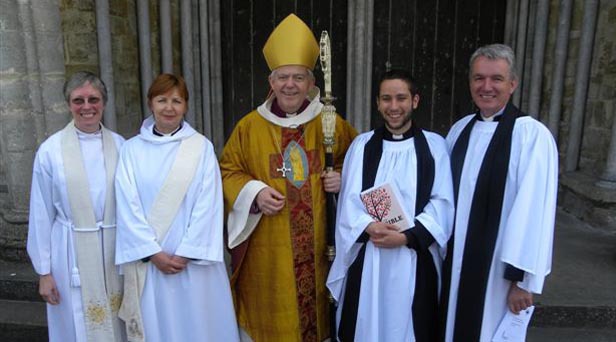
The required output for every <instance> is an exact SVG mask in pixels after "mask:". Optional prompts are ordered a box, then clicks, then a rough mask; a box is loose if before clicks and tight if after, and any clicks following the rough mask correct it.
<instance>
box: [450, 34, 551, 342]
mask: <svg viewBox="0 0 616 342" xmlns="http://www.w3.org/2000/svg"><path fill="white" fill-rule="evenodd" d="M514 61H515V56H514V54H513V51H512V50H511V48H510V47H508V46H506V45H502V44H493V45H488V46H484V47H481V48H479V49H478V50H477V51H475V53H474V54H473V55H472V57H471V60H470V75H469V76H470V77H469V86H470V92H471V95H472V97H473V101H474V102H475V104H476V105H477V107H479V111H478V112H477V113H475V114H471V115H467V116H465V117H464V118H462V119H460V120H459V121H458V122H457V123H456V124H454V126H453V127H452V128H451V131H450V132H449V134H448V136H447V142H448V144H449V147H450V149H451V168H452V175H453V184H454V194H455V200H456V219H455V222H454V233H453V234H452V237H451V239H450V241H449V244H448V247H447V257H446V259H445V263H444V278H443V292H442V296H441V298H442V304H443V310H442V313H443V316H442V320H443V321H442V322H443V325H442V328H443V331H442V333H443V336H442V337H443V338H444V340H446V341H492V338H493V337H494V334H495V332H496V330H497V327H498V325H499V323H500V322H501V321H502V319H503V317H504V316H505V314H506V313H507V310H510V311H511V312H512V313H515V314H518V313H519V312H520V311H521V310H525V309H526V308H528V307H529V306H531V305H532V304H533V295H532V294H533V293H541V289H542V287H543V282H544V280H545V277H546V276H547V274H548V273H549V272H550V267H551V259H552V237H553V231H554V214H555V209H556V192H557V186H558V151H557V148H556V144H555V143H554V139H553V138H552V135H551V134H550V132H549V131H548V130H547V128H546V127H545V126H544V125H543V124H541V123H540V122H539V121H537V120H535V119H533V118H532V117H530V116H527V115H526V114H524V113H522V112H521V111H520V110H519V109H518V108H516V107H515V106H514V105H513V104H511V103H509V99H510V98H511V95H512V94H513V92H514V91H515V89H516V87H517V84H518V81H517V77H516V74H515V66H514ZM445 319H446V324H445Z"/></svg>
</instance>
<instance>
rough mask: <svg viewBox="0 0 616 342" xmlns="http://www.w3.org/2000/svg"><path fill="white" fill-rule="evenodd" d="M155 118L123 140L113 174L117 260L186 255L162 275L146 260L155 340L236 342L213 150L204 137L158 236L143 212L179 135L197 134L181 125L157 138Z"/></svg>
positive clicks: (148, 323)
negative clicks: (178, 267) (192, 171)
mask: <svg viewBox="0 0 616 342" xmlns="http://www.w3.org/2000/svg"><path fill="white" fill-rule="evenodd" d="M153 125H154V120H153V119H152V117H149V118H148V119H146V120H145V121H144V123H143V126H142V127H141V131H140V134H139V135H138V136H136V137H134V138H132V139H130V140H129V141H127V142H126V144H125V145H124V147H123V148H122V151H121V153H120V161H119V162H118V170H117V173H116V196H117V213H118V219H117V225H118V232H117V249H116V263H117V264H124V263H128V262H132V261H135V260H141V259H143V258H146V257H149V256H151V255H153V254H155V253H158V252H160V251H164V252H166V253H168V254H170V255H178V256H182V257H185V258H189V259H191V260H190V261H189V263H188V265H187V267H186V269H184V270H183V271H182V272H180V273H178V274H173V275H167V274H164V273H162V272H161V271H159V270H158V268H156V266H154V264H153V263H151V262H149V263H148V270H147V277H146V279H145V287H144V289H143V294H142V297H141V312H142V315H143V324H144V328H145V338H146V341H148V342H153V341H237V340H238V339H239V337H238V330H237V323H236V320H235V313H234V310H233V302H232V298H231V290H230V287H229V280H228V276H227V270H226V268H225V265H224V262H223V235H222V232H223V201H222V184H221V178H220V171H219V168H218V162H217V160H216V154H215V153H214V148H213V146H212V144H211V142H209V141H206V143H205V145H204V151H203V153H202V156H201V161H200V162H199V165H198V167H197V171H196V175H195V177H194V179H193V181H192V182H191V184H190V186H189V188H188V191H187V193H186V196H185V197H184V199H183V202H182V204H181V206H180V208H179V210H178V212H177V215H176V217H175V219H174V220H173V222H172V224H171V227H170V228H169V230H168V232H167V234H166V236H165V237H161V238H160V240H159V239H157V237H156V234H155V232H154V230H153V228H152V227H151V226H149V225H148V223H147V219H146V217H148V216H149V210H150V208H151V207H152V204H153V203H154V201H155V199H156V196H157V195H158V193H159V191H160V189H161V187H162V185H163V183H164V181H165V178H166V176H167V174H168V172H169V170H170V169H171V166H172V164H173V162H174V160H175V157H176V154H177V151H178V147H179V146H180V142H181V140H182V139H185V138H188V137H190V136H192V135H193V134H198V133H197V132H196V131H195V130H194V129H193V128H192V127H190V125H189V124H188V123H186V122H183V124H182V128H181V129H180V130H179V131H178V132H177V133H175V134H174V135H172V136H164V137H160V136H156V135H154V134H153V131H152V128H153Z"/></svg>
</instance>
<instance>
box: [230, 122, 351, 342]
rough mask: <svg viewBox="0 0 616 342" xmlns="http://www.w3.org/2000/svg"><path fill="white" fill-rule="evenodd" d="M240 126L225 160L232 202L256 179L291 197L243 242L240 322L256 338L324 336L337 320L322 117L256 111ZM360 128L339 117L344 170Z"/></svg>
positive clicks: (338, 149)
mask: <svg viewBox="0 0 616 342" xmlns="http://www.w3.org/2000/svg"><path fill="white" fill-rule="evenodd" d="M235 129H236V132H234V134H233V135H232V137H231V138H230V140H229V141H228V142H227V145H226V146H225V150H224V151H223V155H222V158H221V162H220V166H221V170H222V178H223V189H224V197H225V208H226V210H227V211H228V210H230V208H232V207H233V205H234V203H235V200H236V198H237V196H238V194H239V192H240V191H241V190H242V188H243V187H244V185H245V184H246V183H247V182H248V181H251V180H260V181H262V182H264V183H266V184H268V185H269V186H271V187H273V188H274V189H276V190H277V191H278V192H280V193H281V194H283V195H284V196H285V200H286V204H285V206H284V208H283V209H282V211H281V212H280V213H278V214H277V215H274V216H265V215H263V216H262V217H261V220H260V221H259V223H258V225H257V226H256V228H255V230H254V231H253V232H252V234H251V235H250V237H249V238H248V240H247V241H246V242H244V243H243V244H242V245H240V246H238V247H236V249H235V250H237V249H241V250H242V251H243V252H245V254H243V255H242V256H243V257H242V258H241V260H240V261H239V262H238V264H236V265H234V270H233V276H232V284H231V287H232V290H233V294H234V300H235V307H236V311H237V315H238V323H239V325H240V327H242V328H243V329H244V330H245V331H246V332H247V333H248V334H249V335H250V336H251V337H252V338H253V340H255V341H322V340H323V339H325V338H327V337H328V334H329V325H328V324H329V322H328V321H327V320H328V299H327V289H326V288H325V280H326V277H327V271H328V263H327V258H326V256H325V251H326V227H325V224H326V222H325V220H326V217H325V216H326V214H325V210H326V208H325V192H324V190H323V186H322V181H321V172H322V171H323V169H324V149H323V144H322V141H323V134H322V128H321V118H320V116H316V117H315V118H314V119H313V120H311V121H309V122H307V123H305V124H303V125H300V126H298V127H296V128H286V127H280V126H277V125H275V124H272V123H270V122H268V121H267V120H265V119H264V118H263V117H262V116H261V115H259V113H258V112H257V111H253V112H251V113H250V114H248V115H247V116H246V117H245V118H244V119H242V120H241V121H240V122H239V123H238V125H237V126H236V128H235ZM355 135H356V132H355V130H354V129H353V128H352V127H351V126H350V125H349V124H348V123H347V122H346V121H344V120H342V119H341V118H340V117H337V123H336V145H334V155H335V157H334V158H335V161H336V164H337V168H336V169H337V170H338V171H340V169H341V166H342V162H343V159H344V153H345V152H346V150H347V148H348V146H349V145H350V143H351V140H352V139H353V138H354V137H355ZM235 250H234V252H235Z"/></svg>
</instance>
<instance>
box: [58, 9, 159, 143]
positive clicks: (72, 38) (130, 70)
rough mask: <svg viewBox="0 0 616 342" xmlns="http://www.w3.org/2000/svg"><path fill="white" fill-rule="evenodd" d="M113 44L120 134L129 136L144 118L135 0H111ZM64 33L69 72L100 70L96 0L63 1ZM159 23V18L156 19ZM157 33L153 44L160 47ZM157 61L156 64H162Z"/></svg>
mask: <svg viewBox="0 0 616 342" xmlns="http://www.w3.org/2000/svg"><path fill="white" fill-rule="evenodd" d="M150 3H151V7H152V12H153V13H152V14H151V15H157V13H156V12H154V11H155V10H156V8H155V7H156V6H155V5H156V2H150ZM109 11H110V17H109V22H110V26H111V47H112V54H113V77H114V87H115V109H116V115H117V123H118V128H117V130H118V133H120V134H122V135H123V136H124V137H126V138H129V137H132V136H134V135H135V134H136V133H138V130H139V126H140V124H141V120H142V109H141V95H140V83H139V51H138V48H139V43H138V33H137V15H136V8H135V1H125V0H110V1H109ZM60 13H61V17H62V31H63V36H64V60H65V61H64V62H65V65H66V75H67V77H68V76H70V75H71V74H72V73H73V72H76V71H79V70H89V71H92V72H94V73H97V74H98V73H99V63H98V45H97V36H96V13H95V2H94V1H93V0H62V1H61V2H60ZM152 22H153V23H154V24H155V21H152ZM157 38H158V37H157V36H156V35H153V37H152V46H153V49H156V48H157V46H158V39H157ZM156 62H157V61H153V64H154V65H158V63H156Z"/></svg>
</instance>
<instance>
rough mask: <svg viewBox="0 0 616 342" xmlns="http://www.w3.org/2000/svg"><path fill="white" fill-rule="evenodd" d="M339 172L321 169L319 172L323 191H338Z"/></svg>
mask: <svg viewBox="0 0 616 342" xmlns="http://www.w3.org/2000/svg"><path fill="white" fill-rule="evenodd" d="M340 179H341V177H340V172H336V171H323V172H321V180H322V181H323V189H325V192H331V193H334V194H337V193H338V192H340V183H341V181H340Z"/></svg>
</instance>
